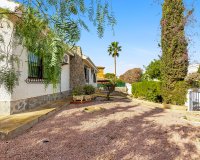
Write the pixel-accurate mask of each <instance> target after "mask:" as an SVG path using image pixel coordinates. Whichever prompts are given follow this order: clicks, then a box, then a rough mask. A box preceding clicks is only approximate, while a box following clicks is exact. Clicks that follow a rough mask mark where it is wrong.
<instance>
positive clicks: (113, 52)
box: [108, 42, 122, 80]
mask: <svg viewBox="0 0 200 160" xmlns="http://www.w3.org/2000/svg"><path fill="white" fill-rule="evenodd" d="M120 51H122V47H121V46H119V42H112V43H111V44H110V45H109V47H108V53H109V55H110V56H112V57H113V58H114V64H115V80H116V76H117V62H116V61H117V60H116V59H117V57H119V52H120Z"/></svg>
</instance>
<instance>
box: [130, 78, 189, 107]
mask: <svg viewBox="0 0 200 160" xmlns="http://www.w3.org/2000/svg"><path fill="white" fill-rule="evenodd" d="M161 87H162V85H161V82H155V81H144V82H136V83H133V84H132V94H133V96H134V97H136V98H138V97H139V98H143V99H146V100H148V101H152V102H163V96H162V95H163V94H165V92H166V91H164V90H163V89H162V88H161ZM187 89H188V85H187V83H186V82H185V81H179V82H176V83H175V85H174V90H173V91H172V92H171V93H168V95H170V96H169V101H168V102H167V103H170V104H175V105H184V103H185V102H186V100H187V99H186V94H187ZM167 92H168V91H167Z"/></svg>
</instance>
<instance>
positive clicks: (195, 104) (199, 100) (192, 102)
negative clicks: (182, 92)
mask: <svg viewBox="0 0 200 160" xmlns="http://www.w3.org/2000/svg"><path fill="white" fill-rule="evenodd" d="M185 105H186V106H187V107H188V111H200V89H195V90H193V89H189V90H188V94H187V102H186V104H185Z"/></svg>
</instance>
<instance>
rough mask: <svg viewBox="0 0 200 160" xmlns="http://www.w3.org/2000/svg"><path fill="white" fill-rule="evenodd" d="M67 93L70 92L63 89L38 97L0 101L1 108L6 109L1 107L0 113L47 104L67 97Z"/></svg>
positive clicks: (8, 113)
mask: <svg viewBox="0 0 200 160" xmlns="http://www.w3.org/2000/svg"><path fill="white" fill-rule="evenodd" d="M69 94H70V92H69V91H65V92H59V93H54V94H48V95H43V96H38V97H32V98H27V99H21V100H17V101H10V102H1V103H0V105H2V104H4V107H3V108H4V109H6V110H3V109H2V110H0V111H1V112H0V114H2V115H10V114H15V113H20V112H23V111H26V110H28V109H33V108H36V107H40V106H41V105H44V104H48V103H50V102H51V101H55V100H60V99H64V98H67V97H68V96H69ZM5 105H6V106H5ZM1 108H2V107H1ZM1 108H0V109H1Z"/></svg>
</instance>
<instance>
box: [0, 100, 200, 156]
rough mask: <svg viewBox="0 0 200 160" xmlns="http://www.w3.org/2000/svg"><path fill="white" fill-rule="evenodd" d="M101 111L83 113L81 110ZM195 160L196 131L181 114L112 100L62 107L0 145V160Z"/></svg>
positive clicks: (199, 146) (199, 138)
mask: <svg viewBox="0 0 200 160" xmlns="http://www.w3.org/2000/svg"><path fill="white" fill-rule="evenodd" d="M87 106H94V107H95V106H97V107H103V108H104V109H105V110H101V111H97V112H93V113H86V112H84V111H83V110H84V107H87ZM4 159H5V160H25V159H27V160H35V159H36V160H132V159H133V160H147V159H152V160H175V159H177V160H180V159H185V160H192V159H196V160H199V159H200V126H199V125H198V124H192V123H190V122H188V121H186V120H184V119H183V114H182V113H179V112H175V111H167V110H163V109H160V108H156V106H145V105H141V104H137V103H134V102H131V101H130V100H128V99H125V98H118V99H115V100H113V101H111V102H105V101H97V102H92V103H88V104H82V105H77V104H76V105H75V104H72V105H70V106H68V107H67V108H66V109H65V110H62V111H60V112H59V113H57V114H56V115H54V116H52V117H50V118H49V119H47V120H45V121H43V122H41V123H39V124H37V125H35V126H34V127H33V128H31V129H30V130H29V131H28V132H27V133H24V134H23V135H21V136H18V137H16V138H15V139H13V140H9V141H0V160H4Z"/></svg>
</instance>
